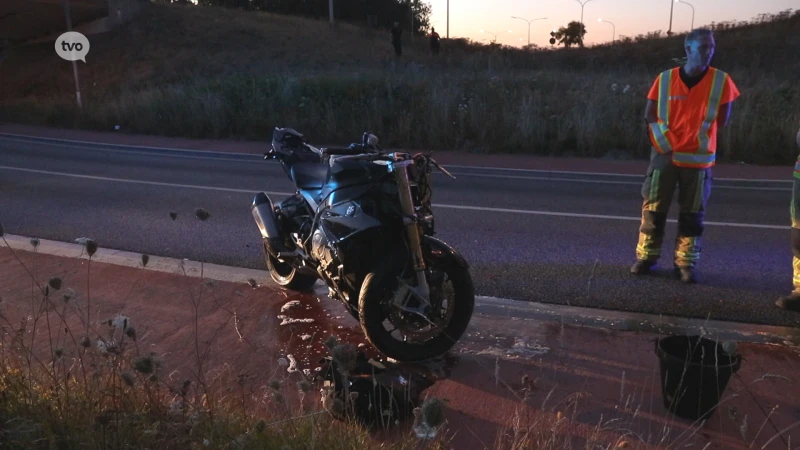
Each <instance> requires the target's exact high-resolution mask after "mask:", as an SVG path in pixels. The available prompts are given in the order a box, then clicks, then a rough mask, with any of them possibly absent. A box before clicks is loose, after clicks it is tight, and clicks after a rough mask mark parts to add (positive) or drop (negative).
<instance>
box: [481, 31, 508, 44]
mask: <svg viewBox="0 0 800 450" xmlns="http://www.w3.org/2000/svg"><path fill="white" fill-rule="evenodd" d="M481 33H487V34H491V35H492V36H494V40H493V41H492V43H494V42H497V35H498V34H502V33H503V32H502V31H501V32H500V33H492V32H491V31H484V30H481ZM508 33H511V30H508Z"/></svg>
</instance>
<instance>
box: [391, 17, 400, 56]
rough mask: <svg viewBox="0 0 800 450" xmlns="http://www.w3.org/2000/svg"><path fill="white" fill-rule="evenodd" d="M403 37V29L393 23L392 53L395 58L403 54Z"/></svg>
mask: <svg viewBox="0 0 800 450" xmlns="http://www.w3.org/2000/svg"><path fill="white" fill-rule="evenodd" d="M402 37H403V29H402V28H400V24H399V23H397V22H395V23H394V26H392V46H394V53H395V54H396V55H397V56H401V55H402V54H403V41H402V40H401V38H402Z"/></svg>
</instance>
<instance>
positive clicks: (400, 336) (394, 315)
mask: <svg viewBox="0 0 800 450" xmlns="http://www.w3.org/2000/svg"><path fill="white" fill-rule="evenodd" d="M426 277H427V279H428V283H429V287H430V294H431V295H430V309H429V311H428V313H427V315H426V318H423V317H421V316H420V315H419V314H416V313H412V312H407V311H404V310H401V309H400V308H398V307H397V306H395V305H393V304H391V302H392V300H393V298H394V296H395V294H396V293H397V291H398V290H399V288H400V281H399V280H398V282H397V283H394V284H395V289H394V290H391V292H387V294H386V298H384V299H383V311H384V320H383V322H382V327H383V328H384V330H385V332H386V333H387V334H388V335H389V336H390V337H391V338H392V339H394V340H396V341H398V342H402V343H406V344H424V343H425V342H428V341H430V340H432V339H435V338H437V337H439V336H440V335H441V334H442V333H444V332H445V330H446V329H447V327H448V325H449V324H450V321H451V320H452V318H453V315H454V312H455V306H456V303H455V302H456V289H455V283H454V282H453V280H451V279H450V277H449V276H448V274H447V271H446V270H444V269H443V268H440V267H435V266H434V267H429V268H428V270H426ZM403 281H404V282H405V283H408V284H410V285H412V286H413V284H414V283H411V282H410V280H409V279H407V278H405V277H404V280H403ZM409 306H418V304H417V303H416V302H415V301H414V300H413V299H412V300H411V301H409Z"/></svg>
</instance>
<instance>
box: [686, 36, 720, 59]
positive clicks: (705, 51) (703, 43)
mask: <svg viewBox="0 0 800 450" xmlns="http://www.w3.org/2000/svg"><path fill="white" fill-rule="evenodd" d="M684 47H685V48H686V57H687V58H688V59H687V62H688V63H689V64H691V65H693V66H699V67H706V66H708V65H710V64H711V58H713V57H714V47H715V43H714V32H713V31H711V30H709V29H707V28H697V29H694V30H692V31H691V32H690V33H689V35H688V36H686V40H685V41H684Z"/></svg>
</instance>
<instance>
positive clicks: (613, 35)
mask: <svg viewBox="0 0 800 450" xmlns="http://www.w3.org/2000/svg"><path fill="white" fill-rule="evenodd" d="M597 21H598V22H605V23H610V24H611V27H612V28H611V29H612V32H611V43H612V44H613V43H614V41H616V40H617V26H616V25H614V23H613V22H609V21H608V20H603V19H597Z"/></svg>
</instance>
